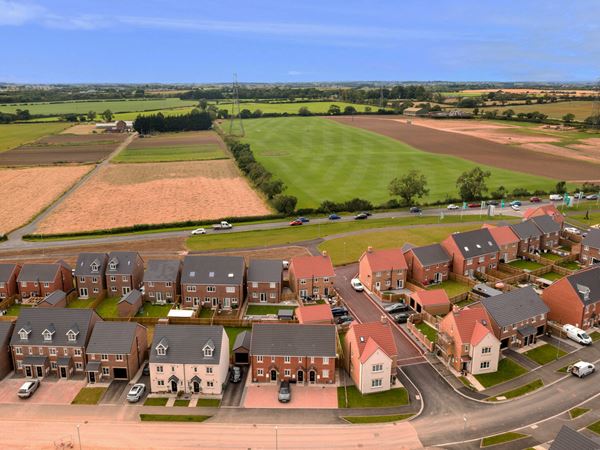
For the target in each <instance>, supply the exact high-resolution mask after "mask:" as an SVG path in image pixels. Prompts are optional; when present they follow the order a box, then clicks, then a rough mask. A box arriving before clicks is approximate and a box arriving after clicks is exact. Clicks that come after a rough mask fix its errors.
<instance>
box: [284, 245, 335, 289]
mask: <svg viewBox="0 0 600 450" xmlns="http://www.w3.org/2000/svg"><path fill="white" fill-rule="evenodd" d="M334 278H335V271H334V270H333V264H331V259H330V258H329V256H327V252H323V254H322V255H318V256H297V257H295V258H292V262H291V263H290V268H289V283H290V288H291V289H292V291H293V292H294V293H295V294H296V296H297V297H299V298H323V297H328V296H330V295H332V293H333V292H332V290H333V280H334Z"/></svg>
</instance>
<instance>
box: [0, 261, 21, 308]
mask: <svg viewBox="0 0 600 450" xmlns="http://www.w3.org/2000/svg"><path fill="white" fill-rule="evenodd" d="M20 271H21V265H20V264H14V263H2V264H0V300H3V299H5V298H10V297H16V296H17V295H19V288H18V286H17V277H18V276H19V272H20Z"/></svg>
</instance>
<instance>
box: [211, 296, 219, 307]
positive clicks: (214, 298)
mask: <svg viewBox="0 0 600 450" xmlns="http://www.w3.org/2000/svg"><path fill="white" fill-rule="evenodd" d="M217 306H219V299H218V298H217V297H213V298H212V307H213V308H216V307H217Z"/></svg>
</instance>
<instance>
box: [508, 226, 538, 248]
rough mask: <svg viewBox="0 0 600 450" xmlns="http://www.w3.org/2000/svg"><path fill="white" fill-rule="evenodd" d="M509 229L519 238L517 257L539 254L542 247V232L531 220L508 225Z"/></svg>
mask: <svg viewBox="0 0 600 450" xmlns="http://www.w3.org/2000/svg"><path fill="white" fill-rule="evenodd" d="M510 229H511V230H512V231H513V233H515V235H516V236H517V237H518V238H519V248H518V250H517V255H518V256H525V255H527V254H534V253H539V252H540V248H541V245H542V234H543V233H542V232H541V231H540V229H539V228H538V227H537V226H536V225H535V223H534V221H533V220H525V221H523V222H520V223H517V224H513V225H510Z"/></svg>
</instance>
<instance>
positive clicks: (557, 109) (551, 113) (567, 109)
mask: <svg viewBox="0 0 600 450" xmlns="http://www.w3.org/2000/svg"><path fill="white" fill-rule="evenodd" d="M592 105H593V102H591V101H576V102H556V103H543V104H537V103H534V104H532V105H514V106H487V107H485V108H479V110H480V111H493V110H495V109H497V110H498V111H499V112H502V111H505V110H507V109H512V110H513V111H514V112H515V113H516V114H518V113H520V112H524V113H528V112H533V111H538V112H541V113H544V114H547V115H548V117H550V118H551V119H562V117H563V116H564V115H565V114H567V113H571V114H575V118H576V120H585V119H586V118H587V117H589V116H591V115H592ZM465 110H466V111H472V108H466V109H465Z"/></svg>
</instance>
